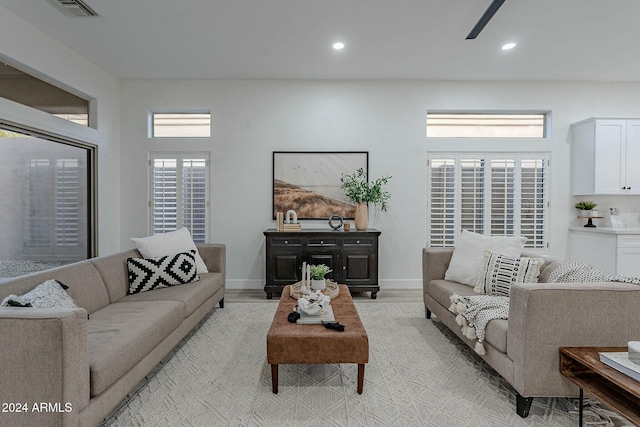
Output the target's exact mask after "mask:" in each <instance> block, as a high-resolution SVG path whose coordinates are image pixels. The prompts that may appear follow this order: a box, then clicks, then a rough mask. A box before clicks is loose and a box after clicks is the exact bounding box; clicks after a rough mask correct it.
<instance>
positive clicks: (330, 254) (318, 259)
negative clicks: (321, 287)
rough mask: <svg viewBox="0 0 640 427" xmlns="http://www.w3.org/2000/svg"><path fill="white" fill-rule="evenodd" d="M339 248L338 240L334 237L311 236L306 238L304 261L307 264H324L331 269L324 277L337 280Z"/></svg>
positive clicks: (338, 277)
mask: <svg viewBox="0 0 640 427" xmlns="http://www.w3.org/2000/svg"><path fill="white" fill-rule="evenodd" d="M339 249H340V242H339V241H338V239H336V238H335V237H327V236H320V237H317V238H316V237H311V238H309V239H307V247H306V250H305V253H306V261H307V262H308V263H309V264H316V265H317V264H324V265H326V266H327V267H329V268H330V269H331V270H332V271H331V272H330V273H329V274H327V275H326V276H325V278H326V279H331V280H333V281H336V282H339V281H340V274H339V256H338V252H339Z"/></svg>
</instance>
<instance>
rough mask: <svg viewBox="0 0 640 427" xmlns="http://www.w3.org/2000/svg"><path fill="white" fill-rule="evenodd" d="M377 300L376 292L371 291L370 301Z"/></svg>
mask: <svg viewBox="0 0 640 427" xmlns="http://www.w3.org/2000/svg"><path fill="white" fill-rule="evenodd" d="M376 298H378V291H371V299H376Z"/></svg>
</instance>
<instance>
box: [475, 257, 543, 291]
mask: <svg viewBox="0 0 640 427" xmlns="http://www.w3.org/2000/svg"><path fill="white" fill-rule="evenodd" d="M543 264H544V260H543V259H542V258H527V257H522V258H516V257H510V256H506V255H501V254H496V253H493V252H491V251H485V252H484V266H483V269H482V272H481V273H480V276H479V277H478V282H477V284H476V286H475V287H474V288H473V290H474V291H476V292H479V293H483V294H489V295H501V296H505V297H507V296H509V292H510V291H511V285H513V284H516V283H535V282H537V281H538V275H539V274H540V268H541V267H542V265H543Z"/></svg>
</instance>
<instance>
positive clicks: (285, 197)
mask: <svg viewBox="0 0 640 427" xmlns="http://www.w3.org/2000/svg"><path fill="white" fill-rule="evenodd" d="M360 168H362V169H364V171H365V173H367V172H368V168H369V152H368V151H274V152H273V212H272V215H273V218H275V217H276V212H284V213H286V212H287V211H288V210H294V211H295V212H296V214H297V215H298V219H329V217H330V216H331V215H333V214H338V215H340V216H341V217H342V218H344V219H353V217H354V215H355V205H354V204H353V203H351V202H350V201H349V200H348V199H347V198H346V197H345V195H344V191H343V190H342V189H341V188H340V178H341V177H342V175H343V174H352V173H354V172H355V171H357V170H358V169H360Z"/></svg>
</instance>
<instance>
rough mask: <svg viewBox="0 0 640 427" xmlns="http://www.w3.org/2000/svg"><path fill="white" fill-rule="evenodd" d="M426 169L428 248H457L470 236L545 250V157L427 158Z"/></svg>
mask: <svg viewBox="0 0 640 427" xmlns="http://www.w3.org/2000/svg"><path fill="white" fill-rule="evenodd" d="M427 169H428V178H427V179H428V182H427V193H428V194H427V200H428V201H429V208H428V209H427V225H428V230H429V238H428V245H429V246H432V247H441V246H455V243H456V239H457V237H458V236H459V235H460V233H461V232H462V230H468V231H473V232H476V233H480V234H485V235H492V236H511V235H522V236H525V237H527V239H528V240H527V243H526V245H525V247H527V248H540V249H541V248H546V247H547V239H548V238H547V230H548V225H547V221H548V218H547V215H546V211H547V209H546V207H547V206H548V179H549V177H548V169H549V154H548V153H518V154H504V153H502V154H480V153H450V154H430V155H429V156H428V166H427Z"/></svg>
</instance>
